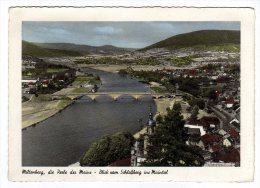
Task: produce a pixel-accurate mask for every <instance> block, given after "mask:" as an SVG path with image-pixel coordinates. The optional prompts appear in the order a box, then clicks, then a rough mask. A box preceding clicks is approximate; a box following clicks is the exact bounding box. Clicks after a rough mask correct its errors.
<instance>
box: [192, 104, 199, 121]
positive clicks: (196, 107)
mask: <svg viewBox="0 0 260 188" xmlns="http://www.w3.org/2000/svg"><path fill="white" fill-rule="evenodd" d="M198 114H199V107H198V106H197V105H195V106H194V107H193V109H192V111H191V116H190V120H191V121H193V120H197V116H198Z"/></svg>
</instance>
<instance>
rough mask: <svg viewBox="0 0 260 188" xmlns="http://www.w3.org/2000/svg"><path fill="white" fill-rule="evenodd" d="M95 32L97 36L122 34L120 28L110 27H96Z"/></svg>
mask: <svg viewBox="0 0 260 188" xmlns="http://www.w3.org/2000/svg"><path fill="white" fill-rule="evenodd" d="M95 31H96V32H97V33H99V34H108V35H111V34H119V33H121V32H123V30H122V29H121V28H114V27H111V26H103V27H96V28H95Z"/></svg>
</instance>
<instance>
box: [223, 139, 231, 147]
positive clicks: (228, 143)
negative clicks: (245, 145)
mask: <svg viewBox="0 0 260 188" xmlns="http://www.w3.org/2000/svg"><path fill="white" fill-rule="evenodd" d="M223 146H225V147H230V146H232V143H231V141H230V140H229V139H228V138H225V139H224V140H223Z"/></svg>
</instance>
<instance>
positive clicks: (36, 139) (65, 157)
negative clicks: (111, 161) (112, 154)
mask: <svg viewBox="0 0 260 188" xmlns="http://www.w3.org/2000/svg"><path fill="white" fill-rule="evenodd" d="M84 72H86V73H93V74H95V75H99V76H100V78H101V80H102V86H101V87H100V88H99V90H98V92H131V93H132V92H142V93H143V92H151V91H150V88H149V87H148V85H145V84H142V83H139V82H138V81H137V80H135V79H131V78H129V77H122V76H120V75H118V74H113V73H108V72H104V71H99V70H95V69H84ZM150 111H152V112H153V113H154V112H155V111H156V105H155V103H154V101H153V99H152V98H151V97H149V96H146V97H142V98H140V99H139V100H134V99H133V98H132V97H131V96H127V95H124V96H122V97H119V98H118V100H117V101H114V100H113V99H112V98H111V97H109V96H101V97H97V98H96V101H95V102H94V101H92V100H91V99H90V98H88V97H83V98H81V99H79V100H77V101H76V102H75V103H74V104H73V105H71V106H70V107H68V108H66V109H65V110H63V111H62V112H61V113H58V114H56V115H55V116H53V117H51V118H48V119H47V120H45V121H43V122H41V123H39V124H37V125H36V126H35V127H29V128H27V129H25V130H23V131H22V165H23V166H68V165H70V164H72V163H75V162H77V161H78V160H79V158H80V156H81V155H82V154H83V153H84V152H85V151H86V150H87V149H88V147H89V146H90V145H91V143H93V142H94V141H96V140H98V139H99V138H101V137H102V136H104V135H108V134H112V133H115V132H117V131H129V132H131V133H135V132H137V131H138V130H139V129H140V126H141V123H140V122H139V121H138V120H140V119H142V120H143V121H142V122H143V123H146V121H147V119H148V115H149V113H150Z"/></svg>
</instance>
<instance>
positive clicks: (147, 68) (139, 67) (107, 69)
mask: <svg viewBox="0 0 260 188" xmlns="http://www.w3.org/2000/svg"><path fill="white" fill-rule="evenodd" d="M129 66H130V67H131V68H132V69H133V70H135V71H140V70H145V71H151V70H157V69H158V70H162V69H190V68H191V67H175V66H164V65H127V64H122V65H113V64H112V65H104V64H78V68H92V69H97V70H101V71H105V72H110V73H117V72H118V71H119V70H120V69H126V68H127V67H129Z"/></svg>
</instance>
